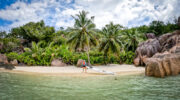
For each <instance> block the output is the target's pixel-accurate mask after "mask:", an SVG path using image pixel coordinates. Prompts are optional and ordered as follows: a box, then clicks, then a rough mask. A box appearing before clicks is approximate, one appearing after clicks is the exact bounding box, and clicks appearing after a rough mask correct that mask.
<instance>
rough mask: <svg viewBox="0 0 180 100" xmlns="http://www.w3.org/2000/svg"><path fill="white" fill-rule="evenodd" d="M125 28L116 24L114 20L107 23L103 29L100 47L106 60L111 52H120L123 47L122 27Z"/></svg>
mask: <svg viewBox="0 0 180 100" xmlns="http://www.w3.org/2000/svg"><path fill="white" fill-rule="evenodd" d="M121 28H123V27H122V26H120V25H118V24H117V25H114V24H113V23H112V22H111V23H110V24H108V25H106V26H105V27H104V28H103V29H102V31H101V34H102V38H101V43H100V47H99V51H103V52H104V61H105V58H107V55H108V53H109V52H113V53H115V54H119V53H120V50H121V47H122V46H123V44H122V41H121V40H120V29H121Z"/></svg>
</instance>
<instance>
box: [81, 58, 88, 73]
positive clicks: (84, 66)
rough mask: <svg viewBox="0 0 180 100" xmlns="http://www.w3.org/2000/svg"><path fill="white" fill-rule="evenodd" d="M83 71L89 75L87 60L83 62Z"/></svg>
mask: <svg viewBox="0 0 180 100" xmlns="http://www.w3.org/2000/svg"><path fill="white" fill-rule="evenodd" d="M81 66H82V69H83V72H85V73H87V67H86V66H87V65H86V61H85V60H83V62H82V65H81Z"/></svg>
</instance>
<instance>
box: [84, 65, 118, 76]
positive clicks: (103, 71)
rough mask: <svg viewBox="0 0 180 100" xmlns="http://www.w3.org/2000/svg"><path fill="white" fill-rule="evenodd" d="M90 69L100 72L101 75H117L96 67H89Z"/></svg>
mask: <svg viewBox="0 0 180 100" xmlns="http://www.w3.org/2000/svg"><path fill="white" fill-rule="evenodd" d="M87 68H88V69H92V70H94V71H96V72H99V73H103V74H109V75H115V73H113V72H110V71H105V70H102V69H99V68H95V67H92V66H87Z"/></svg>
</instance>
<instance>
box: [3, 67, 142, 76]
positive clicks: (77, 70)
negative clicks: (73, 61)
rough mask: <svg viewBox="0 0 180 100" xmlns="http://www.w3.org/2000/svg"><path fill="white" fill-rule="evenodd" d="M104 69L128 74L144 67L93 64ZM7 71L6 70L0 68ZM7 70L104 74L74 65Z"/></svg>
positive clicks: (136, 72)
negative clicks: (84, 71) (85, 71)
mask: <svg viewBox="0 0 180 100" xmlns="http://www.w3.org/2000/svg"><path fill="white" fill-rule="evenodd" d="M93 67H96V68H99V69H102V70H105V71H111V72H114V73H115V75H130V74H141V73H144V72H145V68H144V67H135V66H134V65H116V64H111V65H106V66H105V65H104V66H93ZM2 71H7V70H2V69H1V70H0V72H2ZM8 72H16V73H17V72H18V73H38V74H48V75H49V74H51V75H78V76H79V75H80V76H82V75H83V76H90V75H104V74H102V73H98V72H96V71H94V70H92V69H88V70H87V73H82V68H78V67H75V66H65V67H52V66H15V69H13V70H12V71H8Z"/></svg>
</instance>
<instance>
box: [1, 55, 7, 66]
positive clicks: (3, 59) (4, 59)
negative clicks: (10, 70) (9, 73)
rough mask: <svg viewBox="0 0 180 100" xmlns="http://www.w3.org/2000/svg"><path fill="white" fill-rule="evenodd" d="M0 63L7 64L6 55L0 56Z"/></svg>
mask: <svg viewBox="0 0 180 100" xmlns="http://www.w3.org/2000/svg"><path fill="white" fill-rule="evenodd" d="M0 62H2V63H4V64H8V59H7V57H6V55H4V54H0Z"/></svg>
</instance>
